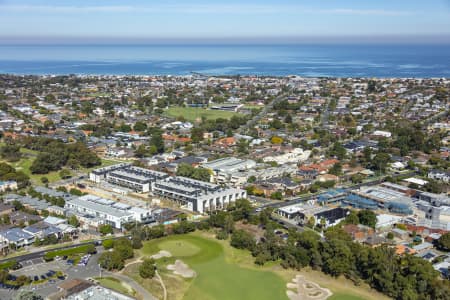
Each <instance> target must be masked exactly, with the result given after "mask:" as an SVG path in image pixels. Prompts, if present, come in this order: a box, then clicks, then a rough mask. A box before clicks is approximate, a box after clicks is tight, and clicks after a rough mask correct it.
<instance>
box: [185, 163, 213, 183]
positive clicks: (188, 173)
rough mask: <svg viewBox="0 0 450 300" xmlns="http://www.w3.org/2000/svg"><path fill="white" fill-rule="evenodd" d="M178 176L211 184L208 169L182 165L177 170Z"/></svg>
mask: <svg viewBox="0 0 450 300" xmlns="http://www.w3.org/2000/svg"><path fill="white" fill-rule="evenodd" d="M177 176H183V177H188V178H192V179H196V180H200V181H206V182H209V180H210V178H211V175H210V174H209V171H208V170H207V169H203V168H194V167H193V166H191V165H190V164H186V163H181V164H179V165H178V168H177Z"/></svg>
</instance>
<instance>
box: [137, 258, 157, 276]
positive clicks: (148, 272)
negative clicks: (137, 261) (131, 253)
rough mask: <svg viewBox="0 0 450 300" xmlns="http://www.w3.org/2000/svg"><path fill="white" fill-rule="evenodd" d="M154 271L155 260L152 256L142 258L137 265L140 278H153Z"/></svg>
mask: <svg viewBox="0 0 450 300" xmlns="http://www.w3.org/2000/svg"><path fill="white" fill-rule="evenodd" d="M155 273H156V265H155V260H154V259H152V258H149V259H144V261H143V262H142V264H141V265H140V266H139V275H140V276H141V277H142V278H153V276H155Z"/></svg>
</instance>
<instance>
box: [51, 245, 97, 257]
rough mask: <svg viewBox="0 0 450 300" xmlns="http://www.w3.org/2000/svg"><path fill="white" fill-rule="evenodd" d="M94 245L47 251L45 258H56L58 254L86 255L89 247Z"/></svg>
mask: <svg viewBox="0 0 450 300" xmlns="http://www.w3.org/2000/svg"><path fill="white" fill-rule="evenodd" d="M91 247H92V245H90V244H88V245H82V246H79V247H74V248H69V249H62V250H55V251H49V252H47V253H45V256H44V258H49V259H52V258H55V257H56V256H64V255H67V256H78V255H84V254H86V253H87V252H88V250H89V249H91Z"/></svg>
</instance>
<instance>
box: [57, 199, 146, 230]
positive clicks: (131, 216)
mask: <svg viewBox="0 0 450 300" xmlns="http://www.w3.org/2000/svg"><path fill="white" fill-rule="evenodd" d="M65 208H67V209H69V210H70V211H73V212H75V213H72V214H75V215H77V216H78V215H82V216H84V218H86V219H95V222H92V224H110V225H112V226H113V227H114V228H117V229H120V228H122V226H123V224H125V223H130V222H140V223H146V222H150V221H152V216H151V212H150V211H149V210H146V209H142V208H139V207H133V206H130V205H127V204H123V203H119V202H115V201H112V200H108V199H104V198H100V197H97V196H93V195H85V196H81V197H78V198H76V199H73V200H70V201H67V202H66V206H65ZM70 211H69V212H68V214H71V212H70ZM80 221H82V220H80Z"/></svg>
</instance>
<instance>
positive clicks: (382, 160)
mask: <svg viewBox="0 0 450 300" xmlns="http://www.w3.org/2000/svg"><path fill="white" fill-rule="evenodd" d="M390 161H391V157H390V156H389V154H387V153H384V152H379V153H377V155H375V157H374V158H373V159H372V167H373V168H374V169H375V170H378V171H380V172H382V173H384V172H386V168H387V165H388V163H389V162H390Z"/></svg>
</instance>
